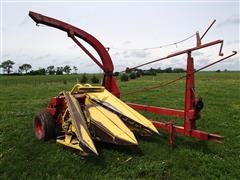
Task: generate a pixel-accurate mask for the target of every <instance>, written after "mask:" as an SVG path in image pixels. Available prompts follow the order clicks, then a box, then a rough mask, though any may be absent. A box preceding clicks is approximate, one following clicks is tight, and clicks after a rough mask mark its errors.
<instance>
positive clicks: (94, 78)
mask: <svg viewBox="0 0 240 180" xmlns="http://www.w3.org/2000/svg"><path fill="white" fill-rule="evenodd" d="M91 82H92V83H99V82H100V80H99V79H98V78H97V76H95V75H93V77H92V78H91Z"/></svg>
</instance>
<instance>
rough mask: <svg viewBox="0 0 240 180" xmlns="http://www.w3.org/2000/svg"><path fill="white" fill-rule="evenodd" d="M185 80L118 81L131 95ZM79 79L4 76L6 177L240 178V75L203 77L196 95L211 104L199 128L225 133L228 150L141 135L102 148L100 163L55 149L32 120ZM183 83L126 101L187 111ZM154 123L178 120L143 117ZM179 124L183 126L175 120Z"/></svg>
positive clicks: (1, 106) (1, 136)
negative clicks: (127, 143)
mask: <svg viewBox="0 0 240 180" xmlns="http://www.w3.org/2000/svg"><path fill="white" fill-rule="evenodd" d="M180 75H182V74H158V75H157V76H144V77H142V78H139V79H136V80H131V81H129V82H119V86H120V89H121V92H122V93H123V94H124V93H127V92H131V91H134V90H137V89H141V88H143V87H145V86H148V85H155V84H158V83H161V82H165V81H168V80H171V79H174V78H176V77H178V76H180ZM78 78H80V75H68V76H67V75H64V76H31V77H30V76H21V77H7V76H0V92H1V94H0V131H1V133H0V142H1V154H0V158H1V162H0V174H1V176H0V178H1V179H231V180H232V179H240V73H239V72H224V73H223V72H221V73H215V72H202V73H198V74H197V75H196V80H197V83H196V90H197V94H198V95H201V96H202V97H203V100H204V103H205V106H204V109H203V110H202V113H201V119H200V120H198V121H197V126H198V128H199V129H201V130H206V131H209V132H211V133H219V134H221V135H222V136H224V137H225V142H224V144H217V143H213V142H203V141H199V140H196V139H193V138H189V137H184V136H176V137H175V146H174V147H172V146H170V145H169V137H168V134H166V133H163V132H161V135H160V136H157V135H154V136H152V137H147V138H146V137H144V138H143V137H137V139H138V142H139V145H138V146H137V147H121V146H115V145H110V144H104V143H98V142H96V147H97V150H98V152H99V156H98V157H93V156H90V157H82V156H81V155H80V154H79V153H78V152H77V151H75V150H72V149H70V148H67V147H64V146H63V145H60V144H57V143H55V141H54V140H51V141H49V142H40V141H38V140H37V139H36V138H35V136H34V133H33V125H32V119H33V117H34V115H35V114H36V113H37V112H38V111H40V110H41V109H44V108H45V107H46V106H47V104H48V103H49V100H50V97H52V96H56V95H57V94H58V93H59V92H60V91H62V90H70V89H71V88H72V86H73V85H74V84H75V83H76V82H77V79H78ZM184 85H185V83H184V81H183V80H182V81H179V82H177V83H176V84H173V85H170V86H167V87H165V88H161V89H156V90H153V91H148V92H144V93H134V94H132V95H129V96H123V97H122V99H123V100H125V101H129V102H134V103H142V104H148V105H157V106H163V107H170V108H179V109H182V108H183V105H184ZM144 115H146V116H148V117H149V118H150V119H155V120H161V121H166V120H172V118H169V117H164V116H157V115H152V114H147V113H144ZM174 120H175V121H176V123H177V124H181V122H182V121H180V120H179V119H174Z"/></svg>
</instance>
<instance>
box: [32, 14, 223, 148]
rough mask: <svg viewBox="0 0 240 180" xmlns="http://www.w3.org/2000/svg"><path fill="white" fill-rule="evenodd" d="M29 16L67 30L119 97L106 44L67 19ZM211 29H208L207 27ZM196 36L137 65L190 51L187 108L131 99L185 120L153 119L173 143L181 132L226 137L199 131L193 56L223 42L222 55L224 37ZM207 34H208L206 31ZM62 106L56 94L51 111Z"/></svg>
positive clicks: (140, 107)
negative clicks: (207, 38)
mask: <svg viewBox="0 0 240 180" xmlns="http://www.w3.org/2000/svg"><path fill="white" fill-rule="evenodd" d="M29 16H30V17H31V18H32V19H33V20H34V21H35V22H36V23H37V24H39V23H41V24H45V25H48V26H51V27H54V28H57V29H60V30H62V31H65V32H67V34H68V36H69V37H70V38H71V39H72V40H73V41H74V42H75V43H76V44H77V45H78V46H79V47H80V48H81V49H82V50H83V51H84V52H85V53H86V54H87V55H88V56H89V57H90V58H91V59H92V60H93V61H94V62H95V63H96V64H97V65H98V66H99V67H100V68H101V69H102V70H103V71H104V79H103V84H102V85H103V86H105V88H106V89H107V90H108V91H110V92H111V93H113V94H114V95H115V96H117V97H120V91H119V88H118V86H117V82H116V80H115V79H114V76H113V70H114V67H113V63H112V60H111V57H110V55H109V54H108V52H107V50H106V48H105V47H104V46H103V45H102V44H101V43H100V42H99V41H98V40H97V39H96V38H95V37H93V36H92V35H90V34H89V33H87V32H85V31H83V30H81V29H79V28H76V27H74V26H72V25H70V24H67V23H65V22H62V21H59V20H56V19H53V18H50V17H47V16H43V15H41V14H38V13H35V12H29ZM207 31H208V30H207ZM196 35H197V36H196V37H197V46H196V47H194V48H190V49H187V50H184V51H180V52H177V53H173V54H170V55H168V56H166V57H164V58H161V59H158V60H155V61H151V62H148V63H144V64H142V65H139V66H136V67H135V68H137V67H140V66H143V65H146V64H150V63H153V62H156V61H159V60H162V59H168V58H171V57H174V56H178V55H181V54H187V55H188V57H187V71H186V85H185V107H184V110H178V109H169V108H163V107H156V106H148V105H141V104H134V103H128V104H129V105H130V106H131V107H132V108H134V109H136V110H140V111H147V112H151V113H155V114H162V115H168V116H175V117H180V118H183V120H184V123H183V126H177V125H174V124H173V123H172V122H168V123H165V122H158V121H152V122H153V124H154V125H155V127H156V128H157V129H162V130H165V131H168V132H169V134H170V143H171V144H172V143H173V136H174V134H175V133H176V134H182V135H185V136H190V137H194V138H197V139H200V140H206V141H207V140H210V141H215V142H221V141H222V140H223V137H222V136H220V135H217V134H211V133H207V132H204V131H200V130H197V129H196V120H197V119H198V118H199V116H200V111H201V110H200V109H198V108H197V107H196V105H195V104H196V99H197V97H196V93H195V79H194V60H193V58H192V56H191V53H192V52H193V51H196V50H199V49H202V48H206V47H209V46H213V45H216V44H221V46H220V51H219V55H222V53H221V51H222V45H223V41H222V40H216V41H213V42H209V43H206V44H203V45H201V39H202V38H200V37H199V34H198V33H197V34H196ZM204 35H205V34H204ZM75 36H76V37H78V38H80V39H82V40H84V41H85V42H87V43H88V44H90V45H91V46H92V47H93V48H94V49H95V50H96V51H97V53H98V54H99V56H100V58H101V61H102V63H100V62H99V61H98V60H97V58H95V57H94V56H93V55H92V54H91V53H90V52H89V51H88V50H87V49H86V48H85V47H84V46H83V45H82V44H81V43H80V42H79V41H78V40H77V39H76V37H75ZM57 106H62V99H59V98H57V97H53V98H52V100H51V103H50V104H49V106H48V110H49V112H51V113H52V115H56V114H57V112H56V107H57Z"/></svg>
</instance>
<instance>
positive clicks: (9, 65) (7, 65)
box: [0, 60, 15, 74]
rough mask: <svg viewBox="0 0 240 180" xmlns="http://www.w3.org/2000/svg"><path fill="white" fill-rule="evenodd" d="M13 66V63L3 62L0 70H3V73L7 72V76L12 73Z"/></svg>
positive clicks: (9, 61)
mask: <svg viewBox="0 0 240 180" xmlns="http://www.w3.org/2000/svg"><path fill="white" fill-rule="evenodd" d="M14 64H15V62H13V61H11V60H7V61H3V62H2V64H1V65H0V68H3V71H4V72H7V74H10V72H12V70H11V69H12V68H13V65H14Z"/></svg>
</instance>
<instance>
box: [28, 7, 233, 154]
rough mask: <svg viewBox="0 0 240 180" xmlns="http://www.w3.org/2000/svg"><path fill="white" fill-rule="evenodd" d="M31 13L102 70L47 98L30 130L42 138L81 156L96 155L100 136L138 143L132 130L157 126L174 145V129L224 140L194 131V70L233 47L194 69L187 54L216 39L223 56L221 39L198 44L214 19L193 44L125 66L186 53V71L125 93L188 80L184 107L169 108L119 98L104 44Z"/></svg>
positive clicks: (197, 107) (197, 102)
mask: <svg viewBox="0 0 240 180" xmlns="http://www.w3.org/2000/svg"><path fill="white" fill-rule="evenodd" d="M29 16H30V17H31V18H32V19H33V20H34V21H35V22H36V23H37V24H44V25H47V26H50V27H53V28H57V29H59V30H62V31H64V32H66V33H67V35H68V37H70V38H71V39H72V40H73V41H74V42H75V43H76V44H77V45H78V46H79V47H80V48H81V49H82V50H83V51H84V52H85V53H86V54H87V55H88V56H89V57H90V58H91V59H92V60H93V61H94V62H95V63H96V64H97V65H98V66H99V67H100V68H101V69H102V70H103V72H104V77H103V83H102V86H92V85H90V84H84V85H82V84H76V85H75V86H74V87H73V88H72V90H71V91H63V92H61V93H59V95H58V96H56V97H52V98H51V101H50V103H49V105H48V107H47V108H46V109H45V110H43V111H41V112H39V113H38V114H37V115H36V116H35V118H34V131H35V135H36V137H37V138H38V139H40V140H44V141H45V140H49V139H51V138H54V137H55V138H56V141H57V142H58V143H61V144H63V145H66V146H69V147H72V148H75V149H78V150H79V151H80V152H81V154H82V155H88V154H95V155H98V152H97V149H96V147H95V145H94V142H95V141H103V142H107V143H113V144H117V145H137V144H138V142H137V140H136V138H135V136H134V133H137V134H140V135H144V136H146V135H147V136H149V135H151V134H153V133H155V134H159V133H158V131H159V130H164V131H166V132H169V135H170V136H169V137H170V144H173V140H174V135H175V134H182V135H185V136H189V137H194V138H197V139H200V140H205V141H214V142H222V140H223V137H222V136H220V135H217V134H211V133H207V132H204V131H200V130H197V127H196V120H198V119H200V112H201V110H202V108H203V101H202V98H201V97H200V96H198V95H197V93H196V90H195V78H194V75H195V73H197V72H199V71H200V70H203V69H205V68H207V67H209V66H212V65H214V64H216V63H219V62H221V61H224V60H226V59H228V58H230V57H232V56H234V55H236V54H237V52H236V51H233V52H232V53H231V54H229V55H227V56H225V57H222V58H221V59H220V60H217V61H215V62H213V63H211V64H208V65H206V66H204V67H202V68H200V69H198V70H195V69H194V59H193V57H192V55H191V53H192V52H193V51H197V50H199V49H203V48H207V47H209V46H213V45H217V44H220V50H219V56H223V53H222V47H223V40H215V41H212V42H208V43H205V44H202V39H203V37H204V36H205V35H206V33H207V32H208V31H209V29H210V28H211V27H212V25H213V24H214V22H215V20H214V21H213V23H212V24H211V25H210V26H209V28H208V29H207V30H206V31H205V33H203V36H202V37H200V35H199V33H198V32H197V33H196V41H197V43H196V46H195V47H192V48H189V49H186V50H183V51H179V52H175V53H173V54H169V55H167V56H166V57H163V58H159V59H156V60H153V61H149V62H145V63H143V64H141V65H137V66H135V67H132V68H126V70H125V71H134V70H136V69H137V68H139V67H142V66H144V65H147V64H151V63H155V62H159V61H162V60H167V59H169V58H172V57H176V56H179V55H182V54H187V68H186V75H184V76H181V77H179V78H177V79H175V80H172V81H169V82H166V83H162V84H158V85H155V86H152V87H144V88H143V89H142V90H136V91H133V92H128V93H125V95H129V94H132V93H139V92H144V91H149V90H152V89H156V88H161V87H164V86H167V85H169V84H172V83H175V82H176V81H178V80H181V79H186V82H185V98H184V99H185V102H184V108H183V109H171V108H163V107H157V106H149V105H142V104H134V103H124V102H123V101H121V100H120V91H119V88H118V85H117V81H116V80H115V78H114V76H113V70H114V66H113V63H112V60H111V57H110V55H109V53H108V51H107V48H105V47H104V46H103V45H102V44H101V43H100V42H99V41H98V40H97V39H96V38H95V37H93V36H92V35H90V34H89V33H87V32H85V31H83V30H81V29H79V28H76V27H74V26H72V25H70V24H67V23H65V22H62V21H59V20H57V19H53V18H51V17H47V16H44V15H41V14H38V13H35V12H31V11H30V12H29ZM77 38H80V39H82V40H84V41H85V42H86V43H88V44H89V45H91V46H92V47H93V48H94V49H95V50H96V52H97V53H98V55H99V57H100V60H101V61H99V60H98V59H97V58H95V57H94V56H93V55H92V54H91V53H90V51H88V49H87V48H85V47H84V46H83V45H82V44H81V43H80V41H78V39H77ZM136 110H139V111H146V112H150V113H154V114H161V115H167V116H174V117H179V118H182V119H183V126H177V125H175V124H174V123H173V122H171V121H170V122H160V121H150V120H148V119H147V118H146V117H144V116H143V115H141V114H140V113H139V112H137V111H136ZM56 129H58V130H56ZM56 132H57V133H56Z"/></svg>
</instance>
